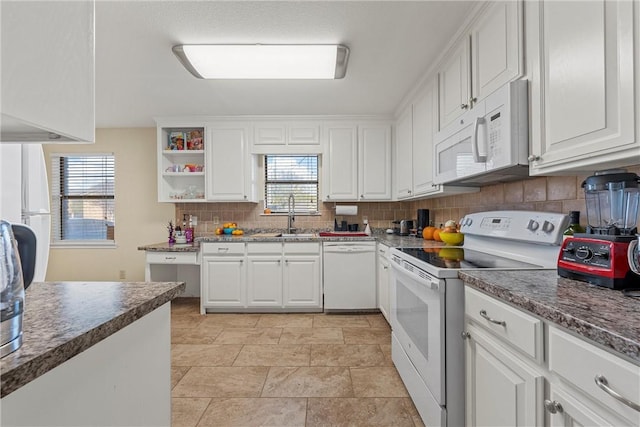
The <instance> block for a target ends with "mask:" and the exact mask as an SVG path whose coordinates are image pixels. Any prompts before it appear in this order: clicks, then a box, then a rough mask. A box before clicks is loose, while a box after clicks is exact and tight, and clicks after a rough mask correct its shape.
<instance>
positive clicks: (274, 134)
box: [253, 122, 287, 145]
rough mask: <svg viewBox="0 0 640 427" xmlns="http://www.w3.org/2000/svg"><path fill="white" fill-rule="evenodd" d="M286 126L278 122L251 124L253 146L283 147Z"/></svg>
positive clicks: (285, 137) (285, 138)
mask: <svg viewBox="0 0 640 427" xmlns="http://www.w3.org/2000/svg"><path fill="white" fill-rule="evenodd" d="M286 143H287V126H286V125H285V124H284V123H280V122H256V123H254V124H253V144H254V145H285V144H286Z"/></svg>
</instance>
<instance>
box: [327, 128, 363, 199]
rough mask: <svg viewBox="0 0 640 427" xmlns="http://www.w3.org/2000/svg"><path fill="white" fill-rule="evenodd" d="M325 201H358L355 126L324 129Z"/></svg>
mask: <svg viewBox="0 0 640 427" xmlns="http://www.w3.org/2000/svg"><path fill="white" fill-rule="evenodd" d="M325 136H326V141H325V143H326V146H325V153H326V155H327V157H328V158H327V159H326V161H325V162H324V164H325V179H326V180H325V186H326V192H325V194H326V200H329V201H333V200H357V199H358V132H357V128H356V126H352V125H332V126H327V127H326V129H325Z"/></svg>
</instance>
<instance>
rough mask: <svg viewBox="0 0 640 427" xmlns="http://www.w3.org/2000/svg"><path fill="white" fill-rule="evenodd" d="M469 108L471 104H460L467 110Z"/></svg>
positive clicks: (461, 107)
mask: <svg viewBox="0 0 640 427" xmlns="http://www.w3.org/2000/svg"><path fill="white" fill-rule="evenodd" d="M467 108H469V104H460V109H461V110H466V109H467Z"/></svg>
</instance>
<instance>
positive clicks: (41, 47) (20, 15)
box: [0, 1, 95, 142]
mask: <svg viewBox="0 0 640 427" xmlns="http://www.w3.org/2000/svg"><path fill="white" fill-rule="evenodd" d="M1 16H2V23H1V25H0V28H1V31H2V35H1V37H0V38H1V39H2V71H1V72H0V75H1V76H2V82H1V85H2V97H1V104H2V105H1V106H0V111H1V112H2V117H1V120H0V122H1V129H2V140H3V141H35V142H56V141H79V142H94V140H95V114H94V112H95V95H94V86H95V52H94V45H95V38H94V35H95V31H94V2H93V1H68V2H47V1H39V2H33V1H14V2H2V15H1ZM50 133H51V135H52V138H50Z"/></svg>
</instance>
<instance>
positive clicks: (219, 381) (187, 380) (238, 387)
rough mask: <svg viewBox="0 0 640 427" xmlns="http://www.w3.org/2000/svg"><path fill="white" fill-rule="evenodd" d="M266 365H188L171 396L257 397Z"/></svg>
mask: <svg viewBox="0 0 640 427" xmlns="http://www.w3.org/2000/svg"><path fill="white" fill-rule="evenodd" d="M268 371H269V368H263V367H242V368H235V367H198V366H195V367H193V368H191V369H189V372H187V374H186V375H185V376H184V377H182V379H181V380H180V382H179V383H178V385H176V386H175V387H174V388H173V392H172V396H173V397H258V396H259V395H260V392H261V390H262V387H263V385H264V381H265V379H266V378H267V372H268Z"/></svg>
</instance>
